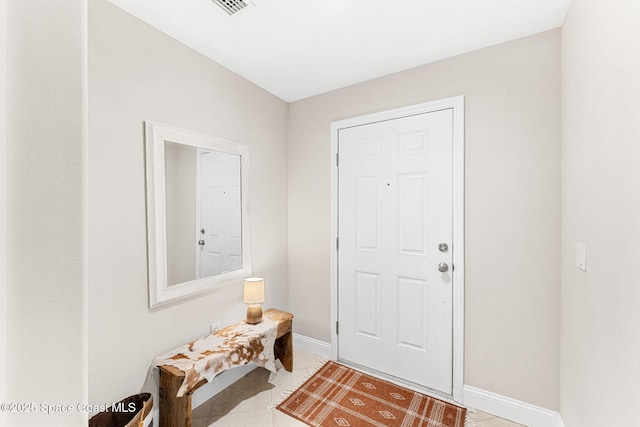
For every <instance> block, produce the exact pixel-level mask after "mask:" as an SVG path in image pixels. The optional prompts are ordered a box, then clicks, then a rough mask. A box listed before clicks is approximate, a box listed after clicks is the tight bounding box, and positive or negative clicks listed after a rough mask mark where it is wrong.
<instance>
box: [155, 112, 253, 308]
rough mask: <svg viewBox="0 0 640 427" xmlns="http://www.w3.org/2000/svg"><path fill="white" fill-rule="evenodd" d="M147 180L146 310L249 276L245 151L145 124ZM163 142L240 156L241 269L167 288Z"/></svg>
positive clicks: (229, 143)
mask: <svg viewBox="0 0 640 427" xmlns="http://www.w3.org/2000/svg"><path fill="white" fill-rule="evenodd" d="M145 141H146V177H147V245H148V247H147V253H148V261H149V266H148V271H149V307H150V308H154V307H157V306H160V305H163V304H166V303H169V302H173V301H176V300H180V299H183V298H187V297H190V296H192V295H195V294H198V293H201V292H206V291H209V290H212V289H215V288H218V287H221V286H224V285H227V284H230V283H232V282H234V281H238V283H242V282H241V280H242V279H244V278H246V277H249V276H251V233H250V227H249V148H248V147H246V146H244V145H241V144H238V143H236V142H233V141H229V140H226V139H222V138H217V137H212V136H208V135H204V134H200V133H197V132H193V131H190V130H186V129H181V128H178V127H175V126H170V125H165V124H162V123H157V122H152V121H149V120H147V121H145ZM165 142H173V143H178V144H182V145H188V146H192V147H202V148H209V149H212V150H215V151H220V152H224V153H229V154H237V155H239V156H240V165H241V166H240V168H241V171H240V173H241V175H240V176H241V180H242V182H241V188H242V193H241V194H242V196H241V197H242V269H240V270H235V271H230V272H227V273H223V274H219V275H216V276H210V277H206V278H202V279H196V280H192V281H189V282H185V283H179V284H176V285H171V286H169V284H168V281H167V221H166V210H165V207H166V200H165V194H166V193H165V148H164V146H165Z"/></svg>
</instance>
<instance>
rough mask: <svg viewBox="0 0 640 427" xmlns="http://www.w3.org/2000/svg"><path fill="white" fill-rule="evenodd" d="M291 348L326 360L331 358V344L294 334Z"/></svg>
mask: <svg viewBox="0 0 640 427" xmlns="http://www.w3.org/2000/svg"><path fill="white" fill-rule="evenodd" d="M293 348H295V349H299V350H302V351H306V352H309V353H313V354H317V355H318V356H323V357H326V358H330V357H331V344H329V343H328V342H324V341H320V340H317V339H315V338H309V337H306V336H304V335H300V334H296V333H294V334H293Z"/></svg>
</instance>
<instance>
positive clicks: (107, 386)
mask: <svg viewBox="0 0 640 427" xmlns="http://www.w3.org/2000/svg"><path fill="white" fill-rule="evenodd" d="M89 6H90V7H89V320H88V325H89V337H90V338H89V398H90V400H91V401H92V402H102V401H107V402H109V401H112V400H114V399H119V398H122V397H124V396H126V395H128V394H133V393H137V392H139V391H140V387H141V386H142V384H143V383H144V381H145V374H146V372H147V369H148V367H149V364H150V363H151V361H152V360H153V358H154V357H155V356H157V355H159V354H160V353H162V352H165V351H168V350H170V349H171V348H173V347H176V346H178V345H180V344H183V343H184V342H186V341H188V340H190V339H193V338H197V337H199V336H202V335H204V334H206V333H208V332H209V324H210V323H211V322H213V321H221V322H222V323H223V324H227V323H231V322H234V321H236V320H238V319H241V318H242V317H243V316H244V313H245V312H246V306H245V305H244V304H243V302H242V286H241V282H238V283H237V284H236V285H234V286H231V287H227V288H224V289H221V290H218V291H216V292H212V293H209V294H205V295H203V296H201V297H198V298H193V299H190V300H187V301H183V302H180V303H177V304H172V305H170V306H167V307H164V308H159V309H154V310H149V309H148V308H147V304H148V298H147V247H146V218H145V215H146V214H145V174H144V140H143V121H144V120H146V119H149V120H154V121H158V122H161V123H167V124H171V125H175V126H179V127H182V128H186V129H190V130H193V131H196V132H201V133H205V134H208V135H213V136H219V137H222V138H226V139H230V140H234V141H237V142H240V143H243V144H246V145H248V146H249V147H250V150H251V178H250V184H249V185H250V189H251V190H250V204H251V216H250V220H251V233H252V257H253V271H254V272H255V274H259V275H261V276H264V277H265V278H266V286H267V301H266V303H265V306H266V307H270V306H277V307H280V308H284V309H286V308H287V295H288V288H287V154H286V149H287V145H286V142H287V124H286V123H287V114H288V109H287V104H286V103H285V102H283V101H281V100H280V99H278V98H276V97H274V96H273V95H270V94H269V93H267V92H265V91H264V90H262V89H259V88H258V87H256V86H255V85H253V84H251V83H249V82H247V81H246V80H244V79H242V78H240V77H239V76H237V75H235V74H233V73H231V72H229V71H228V70H226V69H224V68H222V67H221V66H219V65H217V64H215V63H214V62H212V61H210V60H208V59H206V58H204V57H203V56H201V55H200V54H198V53H196V52H195V51H192V50H190V49H188V48H187V47H185V46H184V45H182V44H180V43H178V42H177V41H175V40H174V39H172V38H170V37H168V36H166V35H164V34H162V33H160V32H159V31H157V30H155V29H153V28H151V27H150V26H148V25H146V24H144V23H142V22H141V21H138V20H137V19H135V18H133V17H131V16H130V15H128V14H126V13H125V12H123V11H122V10H120V9H117V8H116V7H114V6H112V5H111V4H108V3H106V2H105V1H104V0H95V1H92V2H91V3H90V5H89Z"/></svg>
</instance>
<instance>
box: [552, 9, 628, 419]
mask: <svg viewBox="0 0 640 427" xmlns="http://www.w3.org/2000/svg"><path fill="white" fill-rule="evenodd" d="M638 17H640V3H639V2H637V1H627V0H611V1H606V2H603V1H599V0H573V2H572V5H571V8H570V10H569V13H568V15H567V18H566V20H565V23H564V26H563V28H562V117H563V124H562V131H563V152H562V170H563V175H562V260H563V261H562V322H561V324H562V332H561V343H562V344H561V379H560V410H561V414H562V417H563V420H564V423H565V425H566V426H567V427H600V426H625V425H629V426H631V425H638V404H639V402H640V387H638V385H639V384H640V309H639V302H640V286H639V284H640V271H639V270H638V268H637V266H638V259H640V249H639V248H638V246H637V245H636V243H637V242H638V241H640V192H639V191H638V188H639V184H638V183H639V182H640V160H639V159H640V107H638V105H639V104H638V100H639V99H640V49H638V41H639V40H640V27H639V26H638ZM577 242H584V243H586V245H587V271H586V272H582V271H580V270H578V269H577V268H576V267H575V250H576V249H575V248H576V243H577Z"/></svg>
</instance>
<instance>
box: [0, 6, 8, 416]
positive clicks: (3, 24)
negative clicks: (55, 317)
mask: <svg viewBox="0 0 640 427" xmlns="http://www.w3.org/2000/svg"><path fill="white" fill-rule="evenodd" d="M0 171H1V172H0V342H4V343H6V342H7V2H1V3H0ZM7 355H8V354H7V346H6V345H5V346H2V348H1V349H0V378H7ZM6 401H7V382H6V381H3V382H2V384H0V402H6ZM5 423H6V414H5V413H4V412H1V411H0V426H4V425H5Z"/></svg>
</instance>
